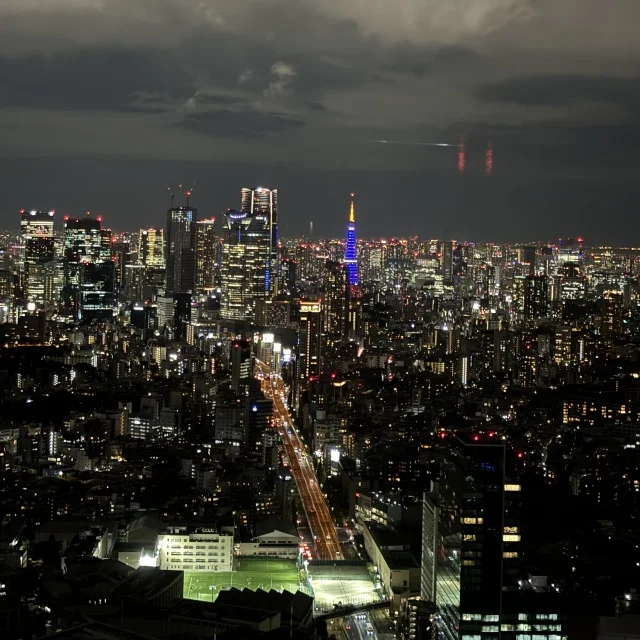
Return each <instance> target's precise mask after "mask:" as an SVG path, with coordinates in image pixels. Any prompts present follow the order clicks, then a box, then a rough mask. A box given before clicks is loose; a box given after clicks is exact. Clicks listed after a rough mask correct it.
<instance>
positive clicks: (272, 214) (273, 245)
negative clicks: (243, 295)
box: [241, 187, 280, 291]
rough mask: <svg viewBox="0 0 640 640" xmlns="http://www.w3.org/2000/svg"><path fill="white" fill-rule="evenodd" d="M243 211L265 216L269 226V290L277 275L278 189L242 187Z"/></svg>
mask: <svg viewBox="0 0 640 640" xmlns="http://www.w3.org/2000/svg"><path fill="white" fill-rule="evenodd" d="M241 210H242V211H243V212H244V213H248V214H251V215H259V216H263V217H265V218H266V224H267V226H268V228H269V258H268V261H267V266H266V271H265V283H266V287H267V289H268V290H269V291H272V290H273V286H274V282H275V279H276V278H277V276H278V268H279V266H280V265H279V255H280V254H279V250H278V190H277V189H265V188H264V187H253V188H247V187H244V188H243V189H242V206H241Z"/></svg>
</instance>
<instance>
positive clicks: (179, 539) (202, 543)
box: [158, 527, 233, 571]
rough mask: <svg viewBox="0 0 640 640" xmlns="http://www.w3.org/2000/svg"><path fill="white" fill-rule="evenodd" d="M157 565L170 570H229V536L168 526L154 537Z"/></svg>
mask: <svg viewBox="0 0 640 640" xmlns="http://www.w3.org/2000/svg"><path fill="white" fill-rule="evenodd" d="M158 566H159V567H160V569H167V570H171V571H232V570H233V535H231V534H229V533H217V532H216V531H214V530H213V529H197V530H195V531H192V532H188V531H187V528H186V527H169V528H168V529H167V532H165V533H161V534H159V535H158Z"/></svg>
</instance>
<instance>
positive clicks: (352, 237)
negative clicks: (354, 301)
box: [344, 193, 360, 287]
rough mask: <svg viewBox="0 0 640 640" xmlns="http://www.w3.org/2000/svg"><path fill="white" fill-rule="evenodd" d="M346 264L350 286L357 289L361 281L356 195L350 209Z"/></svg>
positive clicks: (345, 253)
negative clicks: (359, 276) (357, 243)
mask: <svg viewBox="0 0 640 640" xmlns="http://www.w3.org/2000/svg"><path fill="white" fill-rule="evenodd" d="M344 263H345V265H346V267H347V274H348V277H349V286H351V287H357V286H358V284H359V283H360V281H359V279H358V256H357V249H356V204H355V193H352V194H351V207H350V209H349V226H348V227H347V246H346V248H345V252H344Z"/></svg>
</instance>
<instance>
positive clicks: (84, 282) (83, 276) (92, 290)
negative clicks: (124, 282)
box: [77, 260, 116, 324]
mask: <svg viewBox="0 0 640 640" xmlns="http://www.w3.org/2000/svg"><path fill="white" fill-rule="evenodd" d="M115 288H116V273H115V262H114V261H113V260H107V261H106V262H100V263H98V262H87V263H84V264H83V265H82V268H81V270H80V301H79V305H78V310H77V319H78V320H79V321H80V322H82V323H84V324H88V323H90V322H92V321H93V320H96V321H105V320H111V319H112V318H113V316H114V314H115V310H116V296H115Z"/></svg>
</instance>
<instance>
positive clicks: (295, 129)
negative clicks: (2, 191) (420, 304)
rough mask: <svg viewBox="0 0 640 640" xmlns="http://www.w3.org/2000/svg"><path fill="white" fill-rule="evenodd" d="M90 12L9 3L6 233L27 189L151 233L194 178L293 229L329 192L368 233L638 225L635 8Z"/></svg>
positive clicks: (0, 161) (336, 221) (592, 4)
mask: <svg viewBox="0 0 640 640" xmlns="http://www.w3.org/2000/svg"><path fill="white" fill-rule="evenodd" d="M143 4H144V3H143ZM472 5H473V8H472ZM97 6H98V5H95V4H94V3H90V2H88V1H86V2H85V1H83V0H77V1H75V2H73V3H70V1H69V0H52V2H49V3H47V9H46V10H44V9H42V8H41V7H40V6H39V5H37V4H33V3H30V4H28V5H25V3H22V2H17V1H16V0H7V2H4V3H2V7H1V8H0V24H3V25H4V31H3V34H4V35H5V37H4V39H3V45H2V46H0V70H1V71H2V73H3V77H5V78H6V79H7V83H6V85H5V91H4V92H3V94H2V96H0V142H1V143H2V144H1V145H0V149H2V151H0V169H1V170H2V172H3V175H4V176H5V180H6V181H7V183H8V184H11V185H12V188H11V189H10V190H8V191H7V196H6V203H5V206H6V209H5V211H6V212H5V214H3V216H2V217H1V218H0V226H3V227H8V226H10V225H9V214H8V213H7V212H11V211H13V210H15V209H17V208H19V207H20V206H21V205H22V203H24V202H26V201H28V200H29V201H32V202H33V203H34V206H36V207H44V206H46V203H52V205H53V206H56V207H57V208H58V209H60V210H65V211H66V210H68V211H77V210H82V209H83V208H85V207H86V206H87V204H88V203H91V207H92V208H94V209H96V210H101V211H103V212H104V213H105V215H109V216H110V219H112V224H113V225H114V227H117V228H123V227H124V225H125V223H126V222H127V221H128V220H131V219H133V218H134V217H136V218H140V224H139V226H145V225H149V224H152V223H153V219H154V217H155V215H157V214H156V213H154V212H160V211H162V210H163V209H165V208H166V207H165V202H163V200H162V196H161V194H162V186H161V185H162V184H164V183H165V182H166V181H167V180H168V179H172V177H173V176H189V177H190V179H191V178H193V179H195V180H197V182H198V193H197V200H198V203H199V205H200V207H201V209H205V208H207V209H209V210H207V211H206V213H207V215H216V214H217V215H219V214H220V211H222V210H223V209H224V208H225V207H226V206H229V205H228V203H229V204H230V203H232V202H235V199H234V194H235V188H236V185H237V184H239V183H245V182H247V183H250V184H260V183H264V184H278V186H279V188H280V189H281V191H282V193H283V196H282V202H281V214H282V219H283V223H282V224H281V227H282V228H281V230H280V231H281V233H282V234H283V235H288V236H293V235H299V234H300V233H302V232H303V231H305V230H306V229H308V228H309V223H310V222H311V221H313V222H314V226H315V228H316V232H317V233H318V234H319V235H332V236H337V235H339V233H340V230H341V228H342V224H341V221H342V211H341V208H340V207H339V206H335V207H334V208H332V209H331V210H330V211H327V210H326V206H325V204H324V201H325V198H324V197H322V198H318V197H309V196H310V195H313V194H317V193H319V191H320V190H322V192H323V195H326V196H327V197H328V200H329V201H335V202H336V203H338V202H339V199H340V197H341V194H343V193H345V192H346V193H348V192H350V191H355V192H356V193H358V197H359V204H360V209H361V213H362V216H361V221H360V224H359V228H360V233H361V235H363V236H375V235H391V234H397V235H408V234H416V233H417V234H420V235H423V234H424V235H434V236H452V235H453V236H467V237H478V238H488V237H495V238H496V239H498V240H503V239H507V238H505V237H501V236H500V234H501V233H505V234H506V233H508V234H509V238H511V237H522V236H524V237H531V233H532V232H533V231H534V230H540V231H542V232H543V235H547V236H550V235H567V234H572V233H576V232H578V231H576V230H575V228H576V227H577V226H580V227H581V228H580V229H579V233H582V234H583V235H584V236H585V237H590V238H595V237H596V236H597V235H600V236H601V239H599V240H598V242H606V243H616V242H621V241H622V240H623V239H626V238H628V237H630V236H634V235H638V234H640V226H639V225H638V224H637V223H636V222H635V220H634V219H630V218H631V217H632V214H633V213H634V209H635V202H637V200H638V196H639V195H640V191H639V189H640V188H639V187H638V186H637V183H636V181H635V180H633V179H632V178H633V176H635V174H636V172H637V169H638V159H637V154H636V153H635V148H636V146H637V142H638V139H639V134H640V126H639V124H640V123H639V115H640V114H639V112H638V107H637V105H638V99H637V89H636V86H637V82H636V77H637V75H638V66H639V65H638V58H639V55H638V54H639V51H638V49H639V45H638V42H637V39H636V37H635V30H634V29H633V27H632V25H635V24H636V23H637V22H638V20H637V19H636V18H637V17H638V12H640V8H639V7H638V6H637V4H636V3H633V2H632V1H630V0H613V1H612V2H609V3H601V2H596V0H588V2H585V1H584V0H566V1H565V2H563V3H561V5H560V4H559V3H557V2H553V1H551V0H541V1H538V2H533V1H530V0H482V1H480V0H478V2H474V3H469V2H467V1H466V0H455V1H454V2H449V3H447V9H446V11H445V10H442V9H440V10H439V9H438V4H437V3H436V2H435V0H429V1H426V2H418V1H417V0H413V1H411V2H407V3H406V6H405V9H404V11H403V15H402V16H397V15H393V14H389V13H388V12H389V8H388V5H387V4H386V3H382V2H379V3H376V4H374V5H373V6H370V5H368V6H367V10H366V11H364V10H363V7H364V5H363V4H362V3H361V2H359V1H355V0H352V1H351V2H342V3H338V2H335V1H333V0H325V1H324V2H319V3H314V4H313V5H311V4H310V3H301V4H300V3H295V4H292V3H291V2H290V1H289V0H277V1H276V2H274V3H271V4H270V5H269V8H266V7H265V6H264V5H261V4H260V3H256V2H255V1H253V0H242V1H240V2H237V3H234V4H233V8H231V7H217V6H216V7H215V8H212V7H208V6H207V4H206V3H200V2H195V1H194V0H161V1H159V2H157V3H154V6H153V12H152V13H151V12H150V11H147V10H146V9H145V8H141V9H140V11H133V10H132V9H131V8H130V7H129V5H128V4H127V3H124V2H120V1H115V0H112V1H111V2H108V3H106V4H104V6H103V7H102V9H99V8H97ZM576 16H579V19H578V25H579V28H576ZM285 17H286V19H285ZM69 19H72V20H73V23H74V25H75V28H74V30H73V34H71V35H69V34H68V33H67V32H68V25H69ZM96 21H99V22H100V24H101V29H100V33H99V34H93V35H92V37H91V38H87V37H86V36H85V35H83V34H88V33H93V28H92V25H94V24H95V23H96ZM257 25H260V28H258V26H257ZM263 27H264V28H263ZM187 43H188V44H187ZM247 43H251V44H250V45H249V46H247ZM461 138H463V139H464V144H465V154H464V155H465V157H464V175H461V174H460V170H459V167H460V162H459V160H460V158H459V157H458V149H456V145H458V144H459V141H460V140H461ZM379 140H387V141H390V142H395V143H399V144H380V143H377V142H372V141H379ZM444 144H449V145H454V146H453V147H452V148H447V147H444V146H441V145H444ZM489 148H490V149H491V155H490V160H491V170H490V171H487V161H488V157H487V153H488V150H489ZM258 158H260V160H258ZM425 194H428V198H425ZM394 209H397V210H401V211H403V212H404V215H403V216H390V215H389V211H391V210H394ZM604 216H606V217H607V225H603V224H602V219H603V217H604ZM285 219H288V223H287V224H288V225H289V229H285V228H284V226H285ZM445 219H446V222H445ZM391 220H393V222H391ZM447 227H453V228H451V229H448V228H447ZM556 227H560V228H559V229H556Z"/></svg>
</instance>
